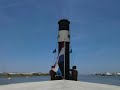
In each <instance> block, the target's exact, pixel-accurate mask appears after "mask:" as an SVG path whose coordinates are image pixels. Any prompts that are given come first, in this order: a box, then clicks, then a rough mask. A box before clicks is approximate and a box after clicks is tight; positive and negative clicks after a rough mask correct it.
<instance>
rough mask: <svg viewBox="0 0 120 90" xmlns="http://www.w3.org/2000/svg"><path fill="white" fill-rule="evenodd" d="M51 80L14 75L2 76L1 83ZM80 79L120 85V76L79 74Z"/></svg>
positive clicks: (44, 77)
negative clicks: (10, 76) (12, 76)
mask: <svg viewBox="0 0 120 90" xmlns="http://www.w3.org/2000/svg"><path fill="white" fill-rule="evenodd" d="M49 80H50V76H35V77H14V78H11V79H10V80H9V79H8V78H0V85H6V84H13V83H22V82H36V81H49ZM78 80H79V81H83V82H92V83H100V84H110V85H116V86H120V76H95V75H79V76H78Z"/></svg>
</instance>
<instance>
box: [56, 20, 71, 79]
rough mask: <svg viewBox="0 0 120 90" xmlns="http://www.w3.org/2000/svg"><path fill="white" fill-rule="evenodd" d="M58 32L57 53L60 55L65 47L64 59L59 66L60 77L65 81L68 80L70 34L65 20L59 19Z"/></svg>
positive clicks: (67, 22)
mask: <svg viewBox="0 0 120 90" xmlns="http://www.w3.org/2000/svg"><path fill="white" fill-rule="evenodd" d="M58 24H59V31H58V51H59V53H60V51H61V49H62V47H64V46H65V57H64V59H65V60H64V61H65V62H62V63H60V64H59V67H60V70H61V72H62V75H63V77H64V78H65V79H67V80H69V78H70V53H69V50H70V49H69V47H70V46H69V45H70V32H69V24H70V22H69V21H68V20H67V19H61V20H60V21H59V22H58Z"/></svg>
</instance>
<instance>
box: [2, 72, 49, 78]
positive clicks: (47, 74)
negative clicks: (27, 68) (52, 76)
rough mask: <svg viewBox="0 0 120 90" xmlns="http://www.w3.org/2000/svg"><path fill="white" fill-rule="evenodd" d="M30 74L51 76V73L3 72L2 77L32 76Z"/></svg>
mask: <svg viewBox="0 0 120 90" xmlns="http://www.w3.org/2000/svg"><path fill="white" fill-rule="evenodd" d="M30 76H49V73H41V74H39V73H32V74H24V73H23V74H22V73H21V74H9V73H1V74H0V78H8V77H30Z"/></svg>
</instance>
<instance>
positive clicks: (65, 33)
mask: <svg viewBox="0 0 120 90" xmlns="http://www.w3.org/2000/svg"><path fill="white" fill-rule="evenodd" d="M69 24H70V22H69V21H68V20H67V19H61V20H60V21H59V22H58V25H59V31H58V57H57V60H56V62H55V65H53V66H51V70H50V76H51V80H62V79H65V80H75V81H77V76H78V71H77V70H76V66H73V67H72V69H70V32H69Z"/></svg>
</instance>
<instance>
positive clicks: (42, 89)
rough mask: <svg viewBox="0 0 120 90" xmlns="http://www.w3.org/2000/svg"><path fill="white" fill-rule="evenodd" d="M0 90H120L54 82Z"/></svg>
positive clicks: (11, 86)
mask: <svg viewBox="0 0 120 90" xmlns="http://www.w3.org/2000/svg"><path fill="white" fill-rule="evenodd" d="M0 90H120V86H114V85H106V84H97V83H88V82H80V81H69V80H56V81H43V82H28V83H18V84H9V85H1V86H0Z"/></svg>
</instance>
